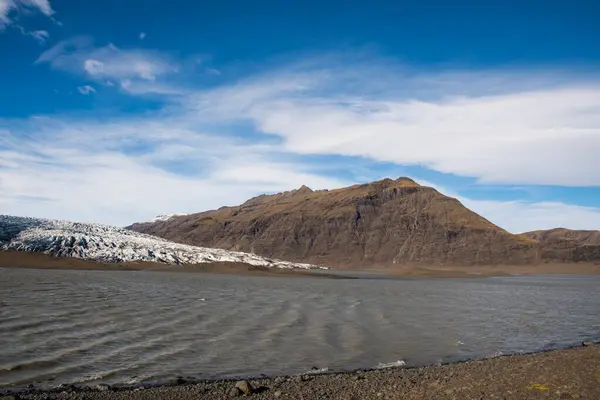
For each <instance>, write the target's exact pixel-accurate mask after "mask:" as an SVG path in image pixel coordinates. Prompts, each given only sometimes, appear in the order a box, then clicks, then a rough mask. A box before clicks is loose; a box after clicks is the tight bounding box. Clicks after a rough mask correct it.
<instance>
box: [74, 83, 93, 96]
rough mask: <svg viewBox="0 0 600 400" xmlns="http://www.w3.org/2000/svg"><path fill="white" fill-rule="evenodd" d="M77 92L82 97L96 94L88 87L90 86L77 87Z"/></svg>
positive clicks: (91, 87)
mask: <svg viewBox="0 0 600 400" xmlns="http://www.w3.org/2000/svg"><path fill="white" fill-rule="evenodd" d="M77 90H78V91H79V93H81V94H83V95H89V94H91V93H96V89H94V87H93V86H90V85H85V86H79V87H78V88H77Z"/></svg>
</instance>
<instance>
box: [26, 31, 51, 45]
mask: <svg viewBox="0 0 600 400" xmlns="http://www.w3.org/2000/svg"><path fill="white" fill-rule="evenodd" d="M28 34H29V35H30V36H31V37H33V38H34V39H35V40H37V41H38V42H39V43H42V44H44V43H46V41H47V40H48V37H49V36H50V34H49V33H48V31H41V30H40V31H31V32H29V33H28Z"/></svg>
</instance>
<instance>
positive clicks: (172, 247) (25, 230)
mask: <svg viewBox="0 0 600 400" xmlns="http://www.w3.org/2000/svg"><path fill="white" fill-rule="evenodd" d="M0 250H10V251H28V252H43V253H46V254H49V255H52V256H56V257H76V258H81V259H86V260H94V261H100V262H109V263H119V262H131V261H151V262H158V263H164V264H202V263H211V262H240V263H246V264H250V265H256V266H264V267H272V268H302V269H313V268H319V269H327V268H323V267H317V266H314V265H311V264H301V263H291V262H287V261H281V260H275V259H269V258H265V257H260V256H257V255H255V254H250V253H241V252H236V251H228V250H222V249H210V248H205V247H196V246H189V245H185V244H179V243H174V242H170V241H168V240H165V239H162V238H158V237H155V236H150V235H145V234H142V233H138V232H134V231H131V230H128V229H124V228H118V227H114V226H108V225H100V224H89V223H79V222H69V221H59V220H49V219H41V218H27V217H14V216H9V215H0Z"/></svg>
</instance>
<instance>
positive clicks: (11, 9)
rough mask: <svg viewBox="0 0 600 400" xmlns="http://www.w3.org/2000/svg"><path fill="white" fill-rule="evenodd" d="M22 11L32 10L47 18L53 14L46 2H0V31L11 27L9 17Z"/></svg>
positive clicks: (46, 0) (10, 0) (25, 0)
mask: <svg viewBox="0 0 600 400" xmlns="http://www.w3.org/2000/svg"><path fill="white" fill-rule="evenodd" d="M22 9H34V10H37V11H38V12H41V13H42V14H44V15H46V16H48V17H50V16H52V14H54V11H53V10H52V7H51V6H50V2H49V1H48V0H0V30H2V29H3V28H5V27H6V26H8V25H11V24H12V23H13V20H12V19H11V17H10V15H11V14H13V13H19V12H20V10H22Z"/></svg>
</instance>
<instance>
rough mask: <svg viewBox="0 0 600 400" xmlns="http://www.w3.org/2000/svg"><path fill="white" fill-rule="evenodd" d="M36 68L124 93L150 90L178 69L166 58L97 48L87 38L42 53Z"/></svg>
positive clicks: (62, 43) (81, 37)
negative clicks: (110, 84) (46, 67)
mask: <svg viewBox="0 0 600 400" xmlns="http://www.w3.org/2000/svg"><path fill="white" fill-rule="evenodd" d="M35 63H36V64H49V65H50V66H51V67H52V68H54V69H58V70H63V71H67V72H71V73H75V74H79V75H83V76H85V77H87V78H90V79H94V80H96V81H98V82H99V83H101V84H106V82H107V81H110V82H112V81H116V82H119V83H120V87H122V88H124V89H125V90H129V89H130V88H131V90H134V89H135V90H137V93H140V92H141V90H142V89H140V88H148V91H152V90H150V89H151V88H152V87H153V86H154V84H155V82H156V81H157V79H158V78H160V77H165V76H169V75H173V74H176V73H177V72H178V70H179V67H178V65H177V63H176V62H174V61H173V60H171V58H170V57H168V56H167V55H165V54H162V53H159V52H153V51H146V50H140V49H120V48H118V47H116V46H115V45H113V44H108V45H106V46H102V47H96V46H95V45H94V41H93V40H92V38H90V37H85V36H80V37H74V38H71V39H68V40H63V41H61V42H59V43H57V44H56V45H54V46H53V47H52V48H50V49H48V50H46V51H45V52H43V53H42V54H41V55H40V56H39V57H38V59H37V60H36V61H35Z"/></svg>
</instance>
